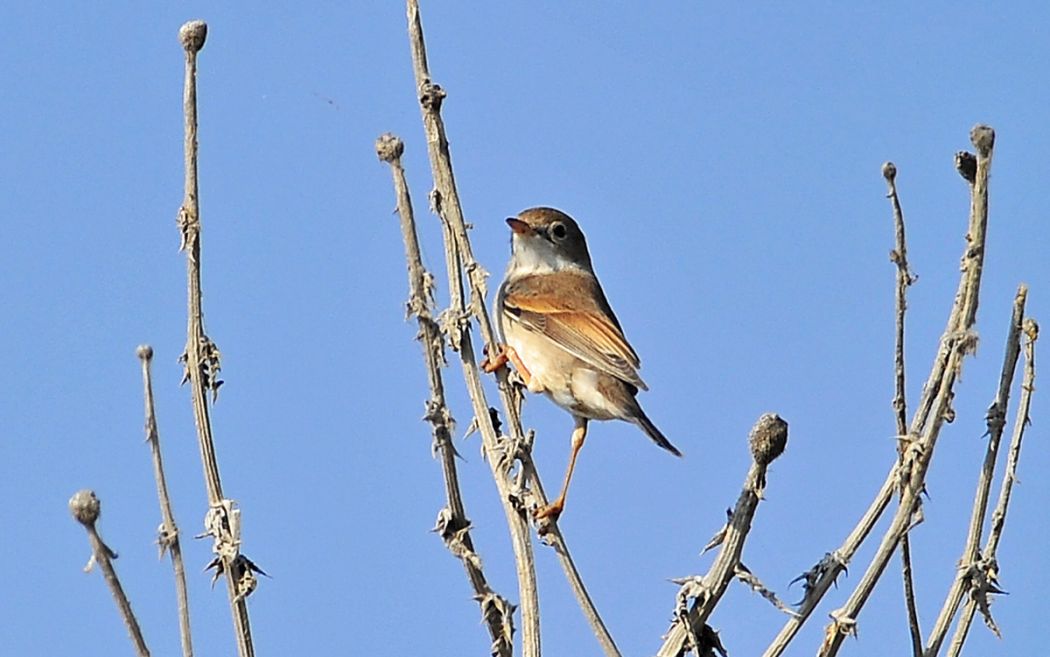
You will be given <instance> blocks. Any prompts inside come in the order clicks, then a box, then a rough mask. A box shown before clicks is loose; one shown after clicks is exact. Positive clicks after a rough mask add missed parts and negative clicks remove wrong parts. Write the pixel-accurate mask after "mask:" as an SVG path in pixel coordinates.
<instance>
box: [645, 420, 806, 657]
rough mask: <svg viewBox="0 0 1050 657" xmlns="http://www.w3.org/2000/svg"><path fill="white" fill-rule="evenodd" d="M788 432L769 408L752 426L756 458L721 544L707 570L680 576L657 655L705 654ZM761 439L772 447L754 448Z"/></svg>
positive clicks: (662, 656) (745, 479)
mask: <svg viewBox="0 0 1050 657" xmlns="http://www.w3.org/2000/svg"><path fill="white" fill-rule="evenodd" d="M787 435H788V425H787V422H785V421H784V420H782V419H781V418H780V417H778V416H777V415H774V414H771V413H769V414H766V415H763V416H762V417H760V418H759V419H758V422H756V423H755V426H754V427H753V428H752V430H751V444H752V455H753V456H754V460H753V462H752V464H751V467H750V469H749V470H748V473H747V476H746V477H745V478H744V485H743V490H741V492H740V497H739V498H737V502H736V506H735V507H734V509H733V514H732V516H731V517H730V519H729V523H728V525H727V526H726V530H725V535H724V538H723V539H722V549H721V550H720V551H719V553H718V556H717V557H715V561H714V563H712V564H711V567H710V568H709V569H708V571H707V573H706V574H705V575H703V576H702V577H688V578H685V579H682V580H676V581H677V582H678V583H680V584H682V588H681V590H680V591H679V593H678V605H677V611H676V614H675V620H674V622H673V623H672V624H671V628H670V629H669V630H668V632H667V635H666V636H665V639H664V643H663V645H662V646H660V649H659V650H658V651H657V653H656V655H657V657H678V655H682V654H683V653H684V652H685V651H686V650H687V649H689V648H691V649H693V650H695V651H696V652H697V654H704V653H703V652H702V651H701V648H700V646H698V645H697V643H698V641H699V637H701V636H704V634H705V633H704V632H703V628H704V626H705V625H706V623H707V619H708V617H709V616H710V615H711V612H713V611H714V609H715V607H716V606H717V605H718V602H719V601H720V600H721V599H722V596H723V595H724V594H725V592H726V589H727V588H728V587H729V582H731V581H732V580H733V579H734V577H736V572H737V568H738V567H739V566H740V558H741V555H742V554H743V552H744V542H745V541H746V540H747V535H748V533H749V532H750V531H751V522H752V520H753V519H754V516H755V511H757V510H758V503H759V501H761V500H762V494H763V490H764V488H765V482H766V468H767V467H768V466H769V463H771V462H772V461H773V459H775V458H776V457H777V456H779V455H780V453H781V452H783V450H784V446H785V445H786V444H787ZM763 443H764V444H765V446H771V447H772V449H766V450H761V449H756V444H759V445H762V444H763ZM689 598H693V604H692V606H691V607H689V608H688V611H687V610H686V603H687V601H688V599H689ZM690 643H692V645H691V646H690V645H689V644H690Z"/></svg>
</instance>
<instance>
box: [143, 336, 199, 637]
mask: <svg viewBox="0 0 1050 657" xmlns="http://www.w3.org/2000/svg"><path fill="white" fill-rule="evenodd" d="M135 353H136V354H137V355H138V357H139V360H140V361H142V386H143V389H144V397H145V403H146V442H148V443H149V446H150V453H151V454H152V456H153V478H154V479H155V480H156V482H157V499H158V501H159V502H160V514H161V518H162V519H163V520H162V521H161V524H160V527H159V528H158V530H157V545H158V546H160V556H161V557H162V558H163V557H164V553H165V552H168V553H170V554H171V567H172V569H173V570H174V571H175V596H176V599H177V600H178V605H179V638H180V639H181V641H182V654H183V656H184V657H193V638H192V636H191V634H190V597H189V593H188V592H187V589H186V567H185V565H184V564H183V562H182V546H181V545H180V543H179V529H178V527H177V526H176V525H175V513H174V512H173V511H172V508H171V497H170V496H169V495H168V482H167V479H166V478H165V477H164V461H163V459H162V458H161V453H160V433H159V432H158V431H157V414H156V410H155V409H154V407H153V379H152V377H151V375H150V363H151V362H152V360H153V347H151V346H149V345H146V344H144V345H141V346H140V347H139V348H138V349H137V350H136V352H135Z"/></svg>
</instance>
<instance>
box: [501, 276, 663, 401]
mask: <svg viewBox="0 0 1050 657" xmlns="http://www.w3.org/2000/svg"><path fill="white" fill-rule="evenodd" d="M503 312H504V313H505V316H506V320H507V321H511V322H517V323H518V324H520V325H521V326H522V327H524V328H526V329H528V330H530V331H535V332H536V333H539V334H540V335H543V336H544V337H546V338H548V339H549V340H551V341H552V342H554V343H555V344H556V345H557V346H559V347H561V348H562V349H564V350H565V351H568V352H569V353H571V354H572V355H574V356H576V357H577V358H579V359H581V360H583V361H585V362H586V363H588V364H590V365H592V366H594V367H596V368H597V369H599V370H601V371H603V372H607V373H608V374H611V375H613V376H615V377H617V378H618V379H621V380H623V381H626V382H627V383H630V384H631V385H634V386H636V387H638V388H641V389H642V390H648V387H647V386H646V385H645V382H644V381H642V379H641V377H640V376H638V368H639V366H640V365H641V363H640V362H639V360H638V354H637V353H635V351H634V349H632V348H631V345H630V344H628V342H627V338H625V337H624V335H623V331H622V330H621V329H620V324H619V322H617V321H616V316H615V315H614V314H613V312H612V309H611V308H610V307H609V303H608V301H606V299H605V295H604V294H603V293H602V290H601V287H600V286H599V285H598V280H597V279H596V278H595V277H594V276H593V275H591V274H588V273H585V272H575V271H561V272H554V273H545V274H533V275H529V276H524V277H522V278H519V279H517V280H515V281H512V282H509V283H508V284H507V286H506V288H505V290H504V297H503Z"/></svg>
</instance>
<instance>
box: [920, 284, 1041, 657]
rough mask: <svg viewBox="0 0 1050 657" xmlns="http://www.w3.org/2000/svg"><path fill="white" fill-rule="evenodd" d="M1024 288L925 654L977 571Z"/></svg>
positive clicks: (931, 651) (932, 650)
mask: <svg viewBox="0 0 1050 657" xmlns="http://www.w3.org/2000/svg"><path fill="white" fill-rule="evenodd" d="M1027 295H1028V288H1027V287H1026V286H1024V285H1022V286H1021V287H1020V288H1018V290H1017V296H1016V297H1015V298H1014V306H1013V312H1012V314H1011V317H1010V330H1009V331H1008V333H1007V338H1006V350H1005V355H1004V358H1003V367H1002V372H1001V374H1000V376H999V389H998V391H997V392H996V395H995V399H994V400H993V401H992V404H991V406H990V407H989V408H988V414H987V418H986V421H987V427H988V431H987V436H988V446H987V448H986V450H985V454H984V463H983V464H982V466H981V472H980V474H979V475H978V478H977V492H976V493H975V494H974V500H973V510H972V511H971V514H970V526H969V529H968V531H967V534H966V544H965V547H964V548H963V554H962V557H961V558H960V559H959V568H958V570H957V572H956V576H955V580H954V581H953V582H952V585H951V588H950V589H949V590H948V595H947V596H946V597H945V600H944V605H943V606H942V607H941V611H940V613H939V614H938V615H937V620H936V622H935V623H934V625H933V629H932V630H931V631H930V638H929V640H928V641H927V642H926V651H925V652H926V654H927V655H936V654H937V653H938V652H939V651H940V648H941V643H942V642H943V641H944V638H945V637H946V636H947V634H948V627H949V626H950V625H951V622H952V619H953V618H954V617H955V612H956V611H958V609H959V605H960V604H961V603H962V599H963V595H964V594H965V593H966V591H967V590H968V589H969V588H970V586H971V585H972V584H973V583H974V582H973V580H972V578H971V576H970V574H971V571H972V569H973V568H975V567H977V565H978V560H979V558H980V549H981V533H982V532H983V531H984V519H985V514H986V513H987V511H988V494H989V492H990V491H991V488H992V479H993V478H994V476H995V463H996V461H997V460H998V457H999V444H1000V442H1001V440H1002V436H1003V429H1004V428H1005V427H1006V409H1007V408H1008V406H1009V403H1010V388H1011V386H1012V385H1013V380H1014V373H1015V371H1016V368H1017V359H1018V357H1019V356H1020V353H1021V324H1022V322H1023V321H1024V309H1025V299H1026V297H1027Z"/></svg>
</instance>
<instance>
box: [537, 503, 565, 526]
mask: <svg viewBox="0 0 1050 657" xmlns="http://www.w3.org/2000/svg"><path fill="white" fill-rule="evenodd" d="M564 508H565V501H564V500H562V499H560V498H559V499H556V500H554V501H553V502H551V503H550V504H548V505H547V506H541V507H539V508H538V509H536V510H535V511H533V512H532V517H533V518H534V519H536V520H550V521H551V522H556V521H557V520H558V517H559V516H561V512H562V511H563V510H564Z"/></svg>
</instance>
